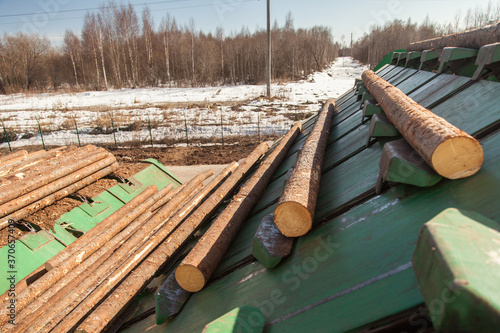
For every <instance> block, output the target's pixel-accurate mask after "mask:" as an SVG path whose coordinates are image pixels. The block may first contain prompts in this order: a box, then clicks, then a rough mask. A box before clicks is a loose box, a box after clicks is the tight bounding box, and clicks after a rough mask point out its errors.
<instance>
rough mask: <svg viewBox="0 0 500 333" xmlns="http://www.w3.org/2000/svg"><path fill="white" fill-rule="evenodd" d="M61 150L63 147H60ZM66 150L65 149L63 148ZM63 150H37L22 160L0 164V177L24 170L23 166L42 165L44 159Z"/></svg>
mask: <svg viewBox="0 0 500 333" xmlns="http://www.w3.org/2000/svg"><path fill="white" fill-rule="evenodd" d="M61 148H63V147H61ZM64 148H67V147H64ZM64 148H63V149H64ZM63 149H58V150H57V151H56V150H55V149H53V150H50V151H46V150H39V151H36V152H33V153H31V154H28V155H26V156H25V157H24V158H23V159H22V160H19V161H15V162H10V163H9V162H7V163H2V165H0V176H1V177H2V178H3V177H4V176H5V175H6V174H8V173H12V172H14V171H16V170H18V169H20V168H24V167H25V165H30V164H33V163H34V164H37V163H42V162H43V161H44V159H46V158H50V157H51V156H53V155H55V154H57V153H59V152H60V151H62V150H63Z"/></svg>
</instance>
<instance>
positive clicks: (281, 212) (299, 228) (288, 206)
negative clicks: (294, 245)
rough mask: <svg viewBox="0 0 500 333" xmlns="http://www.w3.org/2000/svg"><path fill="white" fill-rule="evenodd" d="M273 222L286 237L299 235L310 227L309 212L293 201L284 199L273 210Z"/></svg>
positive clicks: (310, 217)
mask: <svg viewBox="0 0 500 333" xmlns="http://www.w3.org/2000/svg"><path fill="white" fill-rule="evenodd" d="M274 223H275V224H276V226H277V227H278V229H279V231H280V232H281V233H282V234H283V235H284V236H286V237H300V236H303V235H305V234H306V233H307V232H308V231H309V230H311V227H312V214H311V212H310V211H309V210H308V209H307V208H306V207H304V206H303V205H301V204H299V203H298V202H295V201H285V202H283V203H281V204H279V205H278V207H276V209H275V211H274Z"/></svg>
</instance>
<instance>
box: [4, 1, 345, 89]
mask: <svg viewBox="0 0 500 333" xmlns="http://www.w3.org/2000/svg"><path fill="white" fill-rule="evenodd" d="M271 34H272V48H273V56H272V77H273V80H280V81H281V80H290V79H297V78H303V77H306V76H307V75H308V74H310V73H311V72H314V71H318V70H321V69H323V68H325V67H326V66H327V65H328V64H329V63H330V62H331V61H333V60H334V59H335V57H336V55H337V53H338V48H339V45H338V44H337V43H335V42H334V40H333V37H332V33H331V30H330V28H327V27H323V26H315V27H312V28H307V29H296V28H295V27H294V24H293V18H292V15H291V14H290V13H289V14H288V15H287V17H286V22H285V25H284V26H283V27H280V26H278V24H277V23H276V22H275V24H274V26H273V28H272V32H271ZM266 36H267V35H266V31H265V30H264V29H261V30H256V31H255V32H253V33H251V32H250V31H249V30H248V29H247V28H242V29H241V31H239V32H237V33H231V34H229V35H226V34H225V33H224V30H223V28H218V29H217V30H216V31H215V33H211V32H208V33H205V32H203V31H200V30H197V29H196V26H195V22H194V20H191V21H190V22H189V23H188V24H185V25H181V24H179V23H177V21H176V20H175V17H173V16H170V15H168V14H167V15H166V16H165V17H164V18H163V19H162V21H161V22H160V24H159V25H158V26H156V25H155V23H154V22H153V19H152V16H151V12H150V10H149V9H148V8H147V7H145V8H144V10H142V12H141V13H140V14H138V13H137V12H136V11H135V10H134V8H133V7H132V6H131V5H130V4H129V5H128V6H121V5H120V6H118V5H116V4H114V3H113V2H109V3H108V4H106V5H105V6H104V5H103V6H102V7H101V9H100V10H99V11H97V12H88V13H87V14H86V15H85V18H84V23H83V27H82V30H81V34H80V35H77V34H75V33H74V32H73V31H71V30H67V31H66V32H65V36H64V42H63V45H62V46H60V47H54V46H51V44H50V42H49V41H48V40H47V38H45V37H42V36H39V35H37V34H23V33H18V34H15V35H5V36H4V37H3V38H1V39H0V93H4V94H5V93H6V92H17V91H25V90H29V89H47V88H51V89H58V88H60V87H75V88H80V89H95V90H102V89H109V88H122V87H145V86H170V87H172V86H203V85H223V84H256V83H262V82H265V80H266V73H267V72H266V54H267V53H266V38H267V37H266ZM2 83H3V84H2Z"/></svg>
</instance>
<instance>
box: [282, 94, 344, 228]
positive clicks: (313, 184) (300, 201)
mask: <svg viewBox="0 0 500 333" xmlns="http://www.w3.org/2000/svg"><path fill="white" fill-rule="evenodd" d="M334 111H335V101H334V100H332V99H329V100H328V101H327V102H326V103H325V105H324V106H323V110H322V111H321V113H320V115H319V116H318V120H317V121H316V124H315V125H314V128H313V129H312V131H311V133H310V134H309V137H308V138H307V140H306V142H305V143H304V146H303V147H302V151H301V153H300V155H299V158H298V159H297V163H296V164H295V167H294V169H293V172H292V174H291V175H290V178H289V179H288V181H287V184H286V186H285V189H284V191H283V194H282V195H281V197H280V199H279V201H278V206H277V207H276V209H275V210H274V223H276V226H277V227H278V229H279V230H280V232H281V233H282V234H283V235H284V236H286V237H299V236H302V235H305V234H306V233H307V232H309V230H311V227H312V222H313V219H314V210H315V209H316V201H317V198H318V191H319V185H320V179H321V169H322V166H323V155H324V153H325V148H326V144H327V143H328V137H329V135H330V127H331V121H332V117H333V113H334Z"/></svg>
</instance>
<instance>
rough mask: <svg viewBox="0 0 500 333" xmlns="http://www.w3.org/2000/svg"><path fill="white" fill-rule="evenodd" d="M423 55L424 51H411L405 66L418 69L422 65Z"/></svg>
mask: <svg viewBox="0 0 500 333" xmlns="http://www.w3.org/2000/svg"><path fill="white" fill-rule="evenodd" d="M421 57H422V52H415V51H413V52H409V53H408V56H407V57H406V63H405V67H406V68H413V69H418V67H419V66H420V58H421Z"/></svg>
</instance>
